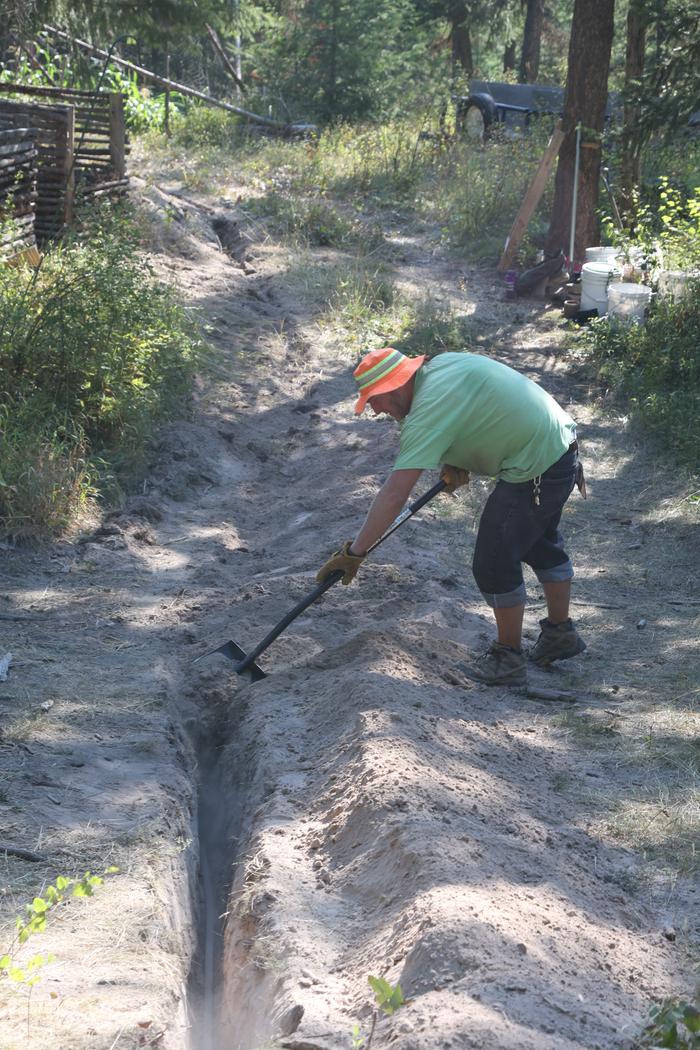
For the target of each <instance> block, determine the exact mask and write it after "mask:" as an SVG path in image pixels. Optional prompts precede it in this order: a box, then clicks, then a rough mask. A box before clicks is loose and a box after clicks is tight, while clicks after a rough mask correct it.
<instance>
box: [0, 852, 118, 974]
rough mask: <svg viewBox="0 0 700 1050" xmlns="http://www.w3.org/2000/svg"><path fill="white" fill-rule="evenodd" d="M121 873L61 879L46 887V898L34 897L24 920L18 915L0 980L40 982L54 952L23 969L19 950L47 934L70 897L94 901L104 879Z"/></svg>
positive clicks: (2, 960) (37, 957) (111, 871)
mask: <svg viewBox="0 0 700 1050" xmlns="http://www.w3.org/2000/svg"><path fill="white" fill-rule="evenodd" d="M118 871H119V868H115V867H109V868H106V869H105V871H104V872H103V873H102V875H92V874H91V873H90V872H89V871H86V872H85V874H84V875H83V876H81V877H80V878H73V879H71V878H68V877H67V876H65V875H59V876H58V878H57V879H56V882H55V883H54V884H52V885H50V886H47V888H46V890H45V891H44V896H43V897H34V899H33V900H32V901H31V903H30V904H27V905H25V916H24V917H23V916H21V915H18V916H17V919H16V921H15V927H16V929H17V933H16V935H15V940H14V942H13V943H12V945H11V946H10V948H9V949H8V951H7V952H5V954H4V955H0V978H2V977H6V978H8V979H9V980H10V981H13V982H15V983H16V984H21V985H24V986H25V987H27V988H32V987H33V985H35V984H36V983H37V981H39V980H40V978H41V972H40V971H41V969H42V968H43V967H44V966H46V965H47V964H48V963H50V962H53V961H54V959H55V956H54V955H53V954H52V953H51V952H46V953H42V954H37V955H33V956H32V957H31V959H29V960H28V961H27V962H25V963H23V964H22V965H20V964H19V963H17V962H16V960H15V957H16V954H17V950H18V948H20V947H21V946H22V945H24V944H26V942H27V941H28V940H29V938H30V937H33V936H34V935H35V934H38V933H44V932H45V930H46V924H47V921H48V919H49V917H50V915H51V913H52V912H53V911H54V910H55V909H56V908H57V907H58V906H59V905H60V904H62V903H63V902H64V901H66V900H67V899H68V898H69V897H92V896H93V894H94V892H95V890H96V889H97V888H98V887H99V886H101V885H102V884H103V883H104V876H105V875H113V874H116V873H117V872H118Z"/></svg>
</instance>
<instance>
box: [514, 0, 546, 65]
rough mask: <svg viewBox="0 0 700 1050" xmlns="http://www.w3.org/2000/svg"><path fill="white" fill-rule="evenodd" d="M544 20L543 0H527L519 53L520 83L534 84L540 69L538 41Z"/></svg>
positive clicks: (540, 37) (539, 40)
mask: <svg viewBox="0 0 700 1050" xmlns="http://www.w3.org/2000/svg"><path fill="white" fill-rule="evenodd" d="M543 22H544V0H527V13H526V15H525V30H524V32H523V50H522V53H521V55H520V73H519V76H518V80H519V81H520V83H521V84H534V83H535V81H536V80H537V76H538V73H539V71H540V42H541V40H542V24H543Z"/></svg>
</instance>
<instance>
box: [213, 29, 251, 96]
mask: <svg viewBox="0 0 700 1050" xmlns="http://www.w3.org/2000/svg"><path fill="white" fill-rule="evenodd" d="M207 33H208V34H209V39H210V40H211V46H212V47H213V48H214V51H215V52H216V54H217V55H218V57H219V58H220V59H221V63H222V65H223V67H224V69H225V70H226V72H227V73H228V75H229V76H230V77H231V78H232V80H233V81H234V83H235V84H236V85H237V86H238V87H239V88H240V89H241V91H245V89H246V88H245V84H244V83H243V81H242V80H241V78H240V77H239V75H238V73H237V72H236V69H235V67H234V65H233V62H232V61H231V59H230V58H229V57H228V55H227V54H226V49H225V48H224V45H223V44H222V43H221V40H220V39H219V34H218V33H217V31H216V30H215V29H214V28H213V27H212V26H210V25H207Z"/></svg>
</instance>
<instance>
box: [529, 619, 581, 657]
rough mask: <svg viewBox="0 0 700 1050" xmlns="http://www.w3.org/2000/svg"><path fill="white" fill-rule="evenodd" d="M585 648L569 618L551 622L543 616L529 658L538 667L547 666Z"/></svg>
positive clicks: (574, 654) (575, 654)
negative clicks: (554, 622)
mask: <svg viewBox="0 0 700 1050" xmlns="http://www.w3.org/2000/svg"><path fill="white" fill-rule="evenodd" d="M585 648H586V643H585V642H584V640H583V638H582V637H581V635H580V634H579V633H578V631H577V630H576V628H575V627H574V625H573V623H572V622H571V620H565V621H564V623H557V624H553V623H550V622H549V620H548V619H547V618H546V617H545V619H544V620H540V636H539V638H538V639H537V641H536V642H535V644H534V646H533V647H532V649H531V650H530V654H529V655H530V659H531V660H532V662H533V663H535V664H537V665H538V666H539V667H547V665H548V664H551V663H554V661H555V660H568V659H569V657H571V656H578V654H579V653H582V652H583V650H584V649H585Z"/></svg>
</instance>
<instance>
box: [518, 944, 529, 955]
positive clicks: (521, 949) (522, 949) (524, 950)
mask: <svg viewBox="0 0 700 1050" xmlns="http://www.w3.org/2000/svg"><path fill="white" fill-rule="evenodd" d="M515 947H516V948H517V949H518V951H519V952H520V954H521V955H527V945H525V944H523V943H522V942H521V943H520V944H516V946H515Z"/></svg>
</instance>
